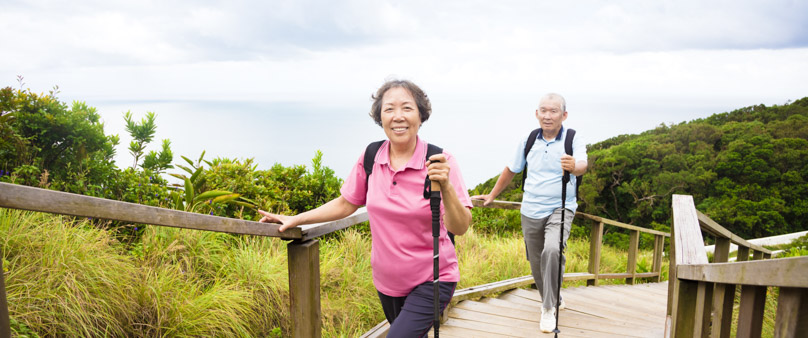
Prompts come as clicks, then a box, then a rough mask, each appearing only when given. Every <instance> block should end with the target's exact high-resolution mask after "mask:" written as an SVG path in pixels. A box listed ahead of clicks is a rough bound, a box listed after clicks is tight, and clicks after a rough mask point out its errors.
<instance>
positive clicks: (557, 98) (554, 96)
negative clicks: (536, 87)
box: [539, 93, 567, 113]
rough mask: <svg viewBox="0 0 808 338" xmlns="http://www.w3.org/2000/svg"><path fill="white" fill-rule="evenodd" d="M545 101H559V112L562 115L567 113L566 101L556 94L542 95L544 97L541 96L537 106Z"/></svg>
mask: <svg viewBox="0 0 808 338" xmlns="http://www.w3.org/2000/svg"><path fill="white" fill-rule="evenodd" d="M545 100H552V101H559V102H561V112H562V113H563V112H565V111H567V100H564V97H563V96H561V95H560V94H556V93H547V94H544V96H542V97H541V99H540V100H539V105H541V103H542V102H544V101H545Z"/></svg>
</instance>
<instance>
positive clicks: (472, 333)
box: [429, 319, 513, 337]
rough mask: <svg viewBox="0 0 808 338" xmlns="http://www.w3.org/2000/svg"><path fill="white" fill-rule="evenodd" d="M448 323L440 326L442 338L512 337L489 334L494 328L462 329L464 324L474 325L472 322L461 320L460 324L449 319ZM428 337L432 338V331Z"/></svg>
mask: <svg viewBox="0 0 808 338" xmlns="http://www.w3.org/2000/svg"><path fill="white" fill-rule="evenodd" d="M449 321H451V324H448V323H449ZM449 321H447V325H446V326H445V327H443V326H441V328H440V335H441V336H442V337H513V336H509V335H506V334H499V333H496V332H490V331H494V330H495V328H491V329H489V330H490V331H481V330H475V329H470V328H467V327H464V326H467V325H464V324H465V323H466V322H471V323H475V322H473V321H466V320H462V322H460V321H461V320H459V319H449ZM478 327H479V326H478ZM429 337H434V335H433V332H432V330H430V332H429Z"/></svg>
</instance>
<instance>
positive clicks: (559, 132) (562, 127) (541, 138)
mask: <svg viewBox="0 0 808 338" xmlns="http://www.w3.org/2000/svg"><path fill="white" fill-rule="evenodd" d="M543 132H544V130H541V129H539V136H538V137H537V138H536V139H539V140H544V137H542V133H543ZM562 134H564V126H563V125H562V126H561V129H559V130H558V135H556V137H555V140H556V141H561V135H562ZM424 156H426V155H424Z"/></svg>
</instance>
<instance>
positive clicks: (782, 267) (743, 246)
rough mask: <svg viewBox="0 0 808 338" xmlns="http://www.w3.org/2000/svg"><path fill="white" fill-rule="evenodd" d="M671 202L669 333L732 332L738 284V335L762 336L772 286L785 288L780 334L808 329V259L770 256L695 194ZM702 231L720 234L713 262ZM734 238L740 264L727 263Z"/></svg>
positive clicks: (778, 320) (777, 331)
mask: <svg viewBox="0 0 808 338" xmlns="http://www.w3.org/2000/svg"><path fill="white" fill-rule="evenodd" d="M672 206H673V224H672V227H671V231H672V233H673V237H672V239H671V251H672V252H673V253H672V255H671V263H670V274H669V276H670V283H669V292H668V315H669V317H668V320H669V323H670V324H669V325H668V326H667V329H668V331H667V333H668V334H669V335H670V336H673V337H701V336H707V335H712V336H713V337H726V336H728V335H729V331H730V327H731V319H732V312H733V308H734V307H735V305H734V304H735V292H736V291H735V290H736V287H737V286H742V288H741V301H740V306H739V314H738V327H737V335H738V337H749V336H760V333H761V329H762V324H763V314H764V308H765V299H766V288H767V287H769V286H775V287H780V288H781V293H780V299H778V308H777V314H776V316H777V318H776V323H775V336H778V337H795V336H800V335H805V334H806V333H808V310H806V308H807V307H808V278H806V277H805V276H808V257H794V258H784V259H773V260H772V259H769V258H771V251H769V250H767V249H765V248H763V247H761V246H758V245H754V244H751V243H749V242H748V241H746V240H744V239H743V238H740V237H738V236H737V235H735V234H733V233H731V232H730V231H728V230H727V229H725V228H724V227H722V226H720V225H719V224H718V223H716V222H715V221H713V220H712V219H710V218H709V217H708V216H706V215H704V214H702V213H701V212H698V211H697V210H696V208H695V205H694V202H693V198H692V196H687V195H673V199H672ZM702 230H703V231H704V232H706V233H709V234H712V235H714V236H715V237H716V246H715V255H714V261H715V262H714V263H708V261H707V253H706V251H705V250H704V239H703V237H702V234H701V232H702ZM730 242H732V243H735V244H737V245H738V262H734V263H725V262H726V261H727V260H728V256H729V246H730ZM750 249H751V250H753V260H752V261H749V251H750ZM764 259H766V261H763V260H764Z"/></svg>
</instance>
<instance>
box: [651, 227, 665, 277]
mask: <svg viewBox="0 0 808 338" xmlns="http://www.w3.org/2000/svg"><path fill="white" fill-rule="evenodd" d="M664 251H665V237H664V236H662V235H654V265H653V267H652V268H651V271H652V272H656V273H657V275H656V277H654V278H653V279H652V281H654V282H656V283H659V282H661V281H662V253H663V252H664Z"/></svg>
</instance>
